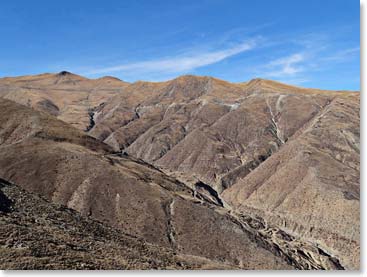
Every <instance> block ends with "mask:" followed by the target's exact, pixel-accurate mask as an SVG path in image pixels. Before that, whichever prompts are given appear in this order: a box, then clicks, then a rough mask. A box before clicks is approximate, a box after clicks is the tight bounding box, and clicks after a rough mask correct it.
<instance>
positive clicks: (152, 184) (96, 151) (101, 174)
mask: <svg viewBox="0 0 367 277" xmlns="http://www.w3.org/2000/svg"><path fill="white" fill-rule="evenodd" d="M48 126H50V129H48ZM68 127H69V128H68ZM40 129H42V131H41V132H40V131H39V130H40ZM0 130H1V132H0V176H1V178H3V179H6V180H9V181H11V182H14V183H17V184H20V185H21V186H22V187H23V188H24V189H26V190H27V191H29V192H33V193H38V194H40V195H43V196H44V197H46V198H47V199H49V200H52V201H53V202H56V203H59V204H64V205H66V206H68V207H69V208H73V209H75V210H77V211H79V212H81V214H82V215H88V216H91V217H93V218H95V219H98V220H101V221H104V222H105V223H108V224H109V225H111V226H113V227H116V228H120V229H122V230H124V232H126V233H128V234H131V235H134V236H138V237H142V238H144V239H146V240H147V241H148V242H151V243H155V244H158V245H160V246H165V247H170V248H172V249H175V250H176V251H178V252H179V253H182V254H187V255H194V256H202V257H204V258H208V259H210V260H212V261H213V262H214V263H216V262H218V261H221V262H224V263H228V264H234V265H236V266H238V267H241V268H253V269H254V268H263V269H266V268H268V269H277V268H279V269H280V268H283V269H285V268H294V267H299V268H312V267H314V266H315V264H316V266H320V267H322V268H334V267H337V265H335V264H334V263H333V262H332V261H331V260H330V257H328V256H320V259H321V260H320V261H321V262H320V261H319V259H318V258H317V259H316V260H317V261H318V262H311V263H310V262H309V261H308V260H305V261H302V262H299V261H298V257H295V258H294V257H293V258H292V259H291V258H289V257H288V256H289V255H290V254H287V255H288V256H287V255H285V254H283V252H281V251H280V250H279V249H277V248H274V247H275V246H273V242H272V240H271V238H269V241H268V242H267V243H265V242H264V240H263V239H260V238H261V237H259V235H258V233H257V231H256V230H252V229H248V228H245V227H244V225H242V223H240V222H239V221H238V219H236V217H234V216H233V215H230V211H229V210H226V209H224V208H222V207H221V206H220V204H219V203H216V202H215V201H214V200H211V199H213V198H212V197H211V195H210V193H208V192H207V191H205V189H204V190H202V191H200V190H198V191H196V190H194V189H192V188H189V187H187V186H185V185H184V184H183V183H181V182H178V181H177V180H175V179H173V178H171V177H168V176H166V175H165V174H163V173H162V172H160V171H158V170H156V169H155V168H153V167H152V166H149V165H147V164H145V163H144V162H142V161H139V160H133V159H131V158H128V157H119V156H116V155H113V154H111V153H110V152H109V151H108V146H106V145H105V144H103V143H100V142H98V141H96V140H94V139H93V138H88V137H86V138H85V139H84V136H85V135H84V134H83V133H82V132H79V131H77V130H76V129H74V128H72V127H71V126H68V125H67V124H66V123H64V122H61V121H59V120H57V119H55V118H53V117H52V116H49V115H46V114H44V113H39V112H36V111H33V110H32V109H30V108H27V107H24V106H22V105H19V104H16V103H13V102H11V101H9V100H5V99H0ZM19 134H21V135H19ZM105 148H107V149H105ZM207 234H211V235H210V236H208V235H207ZM312 251H316V252H317V251H318V250H317V249H316V248H315V250H312Z"/></svg>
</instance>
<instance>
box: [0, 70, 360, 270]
mask: <svg viewBox="0 0 367 277" xmlns="http://www.w3.org/2000/svg"><path fill="white" fill-rule="evenodd" d="M40 76H41V77H40ZM40 76H33V77H22V78H24V79H27V78H30V79H32V78H36V79H37V78H44V77H42V76H43V75H40ZM22 78H20V81H21V82H23V81H22ZM47 78H51V79H52V78H59V76H58V75H49V76H48V77H47ZM78 78H83V77H80V76H79V77H78ZM17 79H18V78H14V79H12V80H11V81H12V83H11V84H10V83H9V81H8V80H7V81H6V82H8V83H7V85H6V89H9V88H13V90H14V91H13V92H16V91H18V89H19V85H18V84H17ZM83 82H85V83H91V84H92V83H93V82H95V80H89V79H85V78H83ZM2 83H4V79H2V80H0V88H1V84H2ZM56 85H57V84H56ZM77 87H78V85H76V86H75V88H77ZM119 87H120V90H119V92H118V93H115V94H113V95H112V94H111V95H110V97H109V98H108V99H103V101H102V100H101V101H102V102H98V101H96V102H94V105H95V106H94V107H93V108H91V109H90V110H89V111H90V112H89V115H86V114H85V113H84V117H83V119H82V121H83V122H84V119H85V118H87V116H89V120H90V123H91V124H90V125H89V127H88V128H87V129H88V134H89V135H91V136H93V137H95V138H96V139H97V140H99V141H103V142H105V143H106V144H108V145H109V146H106V145H105V144H100V145H101V146H98V147H97V146H94V149H93V151H97V152H98V151H102V152H103V151H108V152H111V151H115V152H116V153H125V154H128V155H129V157H130V158H126V157H118V156H120V155H114V156H111V155H108V160H110V161H111V160H112V162H110V163H112V164H113V165H114V167H113V168H115V167H118V168H120V169H119V172H120V173H118V175H117V176H116V180H117V179H120V178H121V177H120V176H119V174H122V173H121V172H124V174H125V171H126V170H127V171H131V170H133V171H134V172H145V170H146V167H147V165H146V164H144V162H148V163H150V164H153V165H154V166H155V167H156V168H160V170H161V171H163V172H165V173H166V174H168V175H170V176H172V177H173V178H172V177H171V178H170V177H167V175H166V174H163V172H159V174H161V175H155V174H156V171H155V169H154V170H153V169H152V168H150V170H153V172H154V174H153V173H151V172H152V171H150V173H149V174H153V175H154V176H156V177H155V179H154V180H155V183H156V184H157V183H161V180H166V179H167V178H170V179H169V180H175V181H174V182H178V183H180V184H185V185H183V186H182V185H180V186H179V187H180V189H179V191H180V192H179V194H182V193H183V192H182V191H185V192H184V194H185V198H187V195H192V194H195V195H196V193H197V192H199V195H201V196H200V197H202V198H203V197H204V198H205V202H210V203H211V204H210V205H214V206H215V207H216V208H215V209H216V210H218V208H217V207H220V206H224V208H223V207H221V209H222V208H223V209H224V210H229V211H231V212H232V213H235V214H236V215H237V217H241V216H245V217H247V216H249V215H250V216H251V217H252V218H253V216H257V217H259V218H260V219H261V220H263V221H264V222H265V223H266V225H270V226H273V227H276V228H277V229H281V230H282V232H283V231H286V233H287V234H288V235H292V236H293V237H294V238H295V239H296V240H299V241H302V242H304V241H308V242H310V243H311V245H313V246H316V247H320V248H321V249H323V250H322V251H326V252H327V253H328V255H330V256H331V257H333V258H336V259H337V260H338V261H340V263H341V266H343V267H346V268H352V269H356V268H359V245H360V241H359V228H360V219H359V194H360V184H359V172H360V168H359V101H360V98H359V93H358V92H347V91H323V90H317V89H306V88H300V87H294V86H289V85H285V84H281V83H277V82H274V81H269V80H263V79H254V80H251V81H250V82H246V83H237V84H233V83H229V82H225V81H222V80H218V79H215V78H211V77H197V76H182V77H179V78H176V79H174V80H170V81H167V82H158V83H152V82H136V83H133V84H125V83H124V84H120V85H119ZM49 88H50V86H49V85H44V86H42V89H41V90H40V91H47V89H49ZM102 88H103V85H101V86H100V89H102ZM39 94H40V92H38V91H37V89H34V90H32V94H30V93H29V92H25V94H24V97H29V98H30V99H33V98H34V97H37V96H38V95H39ZM11 95H12V93H10V92H8V93H6V96H5V97H7V98H10V99H13V100H14V101H17V102H20V103H22V101H20V99H18V98H17V97H16V96H14V97H11ZM43 95H44V94H43ZM78 103H79V102H75V104H76V105H80V104H78ZM81 103H83V102H81ZM67 106H68V104H67V105H66V106H65V107H67ZM32 107H33V108H35V109H39V110H42V109H41V108H40V107H39V106H35V105H32ZM66 110H68V109H66ZM46 112H47V111H46ZM49 113H50V112H49ZM59 118H60V117H59ZM62 119H63V118H62ZM69 119H70V120H69ZM69 119H68V120H66V121H68V122H71V123H72V122H77V121H78V117H75V114H72V113H71V114H70V117H69ZM64 120H65V119H64ZM85 122H87V120H86V121H85ZM32 124H33V123H32ZM84 125H85V124H84ZM76 127H79V129H81V130H84V129H86V128H85V126H79V125H76ZM74 132H76V130H74ZM19 133H23V131H20V132H19ZM62 133H63V131H61V130H60V134H62ZM78 136H84V134H82V133H79V134H78V135H77V137H78ZM74 140H75V139H74ZM88 140H90V138H89V139H88ZM46 141H47V140H46ZM43 143H45V142H43ZM32 144H33V142H32ZM81 144H83V145H84V142H83V143H81ZM52 145H54V144H53V143H52ZM57 145H58V147H57V149H59V148H60V145H61V144H60V143H59V144H57ZM102 145H103V146H102ZM12 147H15V146H14V145H13V146H12ZM32 147H33V146H32ZM47 147H48V148H47V149H53V147H49V146H47ZM83 147H84V146H83ZM106 147H108V148H109V150H106V149H105V148H106ZM87 148H88V149H90V147H89V146H87ZM99 148H101V149H102V148H103V149H104V150H98V149H99ZM24 149H26V148H24ZM11 151H18V152H20V153H22V151H24V150H22V151H19V150H18V149H15V148H13V149H12V150H11ZM30 151H31V150H30ZM38 151H40V150H38ZM48 151H49V150H48ZM52 151H54V150H52ZM64 151H65V149H63V150H62V151H61V152H60V151H59V150H58V152H56V150H55V152H54V153H53V156H52V157H56V156H61V157H64V154H61V153H63V152H64ZM68 151H70V150H68ZM78 151H79V150H78ZM83 151H84V150H83ZM33 152H36V153H38V152H37V151H33ZM75 152H76V151H74V150H73V153H75ZM4 153H5V152H4ZM9 153H13V152H9ZM78 153H80V151H79V152H78ZM30 154H31V153H29V154H27V155H30ZM9 155H13V154H9ZM32 155H34V154H32ZM73 155H74V154H73ZM20 157H22V156H20ZM20 157H18V156H17V157H15V156H13V157H12V158H13V163H14V164H17V166H19V167H21V166H25V167H27V166H29V165H28V164H29V163H30V159H29V158H28V157H22V159H23V160H24V163H20V162H19V158H20ZM70 157H72V155H70ZM70 157H65V158H62V159H60V160H61V161H62V160H63V159H64V164H65V165H64V166H63V167H62V169H60V168H57V172H58V173H57V174H55V176H56V177H55V180H56V181H55V182H56V183H57V184H59V183H61V184H63V183H64V182H66V183H68V182H70V184H74V185H71V187H72V188H73V189H74V188H75V186H76V185H75V184H80V183H83V181H84V180H85V179H87V178H88V177H90V176H92V178H94V176H95V172H97V173H96V174H97V175H101V176H103V178H106V179H103V180H108V181H110V179H111V178H110V177H105V175H103V174H106V172H105V171H106V170H101V169H99V168H101V167H103V168H105V167H106V164H107V162H105V163H103V164H100V161H99V158H97V159H96V160H98V162H93V161H94V158H93V159H92V158H91V156H90V155H86V156H84V158H83V161H84V162H82V163H76V162H75V161H73V162H70V161H72V159H71V158H70ZM93 157H94V156H93ZM104 157H105V156H104ZM131 157H136V158H137V160H135V161H134V162H132V159H131ZM47 159H49V158H47ZM47 159H45V158H43V157H39V158H38V159H36V160H33V158H32V159H31V160H32V163H34V164H36V165H38V167H40V165H42V161H45V160H47ZM52 159H53V158H52ZM140 159H141V160H140ZM5 161H6V160H4V168H5V167H6V162H5ZM61 161H59V162H58V163H59V164H60V165H61V164H63V163H62V162H61ZM143 161H144V162H143ZM50 162H53V160H48V161H47V162H44V163H45V168H47V166H48V164H49V163H50ZM66 164H71V166H69V165H68V166H67V165H66ZM121 164H123V166H121ZM36 165H34V166H33V167H32V168H31V169H29V170H27V172H33V173H32V174H35V173H37V174H39V173H38V172H39V169H37V166H36ZM127 165H129V166H127ZM132 165H133V166H132ZM137 165H139V167H138V168H136V167H137ZM131 166H132V167H131ZM60 167H61V166H60ZM70 169H75V170H76V171H75V172H78V174H76V175H77V176H78V177H75V178H76V179H73V178H74V177H71V178H69V176H68V174H67V173H66V172H68V170H70ZM15 171H16V170H15V169H9V168H7V169H6V170H5V171H4V172H6V174H8V175H7V176H9V177H12V178H13V179H14V176H18V175H17V174H16V173H13V172H15ZM102 171H103V172H102ZM79 172H85V175H81V176H80V177H79V174H80V173H79ZM113 172H115V170H113ZM11 174H14V175H11ZM37 174H36V175H35V176H37V179H33V180H31V181H29V184H30V185H31V186H32V184H35V183H36V182H37V181H38V180H39V178H40V175H37ZM111 174H112V173H110V174H109V175H108V176H110V175H111ZM32 176H33V175H32ZM51 176H52V174H51ZM62 176H64V177H62ZM65 176H67V177H65ZM111 176H114V175H113V174H112V175H111ZM129 176H130V175H129ZM135 176H136V175H135ZM137 176H139V177H138V179H139V180H140V181H141V182H142V183H150V178H146V176H147V174H146V173H144V174H143V175H137ZM162 176H165V177H164V178H163V177H162ZM32 178H33V177H32ZM78 178H79V179H78ZM112 179H113V178H112ZM176 179H179V180H180V182H179V181H177V180H176ZM127 180H128V181H127V182H129V183H130V182H131V181H130V179H127ZM14 181H16V182H18V181H19V182H18V183H22V182H21V181H24V182H27V181H26V180H23V179H19V180H15V179H14ZM44 182H45V183H47V182H46V181H44ZM88 182H89V181H88ZM88 182H87V183H88ZM98 182H100V179H99V181H98ZM168 183H169V182H168ZM168 183H167V184H168ZM169 184H170V185H169V187H170V189H169V190H174V191H177V190H178V189H177V186H172V185H171V183H169ZM34 186H36V187H39V185H38V184H37V185H34ZM44 186H45V187H48V185H44ZM58 186H59V185H58ZM166 186H167V185H166ZM88 187H89V185H88V184H84V185H82V186H80V188H79V192H78V193H77V194H78V195H84V194H85V191H89V190H88V189H87V188H88ZM132 187H133V188H134V189H135V188H136V186H132ZM148 187H149V186H148ZM183 188H185V189H183ZM34 189H35V190H36V188H34ZM49 189H51V188H49ZM132 190H133V189H131V190H129V192H130V191H132ZM104 191H105V190H104ZM98 192H99V190H98ZM114 192H115V191H114ZM48 193H51V192H48ZM99 193H100V196H99V197H98V198H103V197H106V196H104V194H103V193H101V192H99ZM118 194H119V197H121V195H122V194H121V193H120V192H118ZM125 194H126V192H125ZM70 195H72V192H70V191H69V192H67V193H65V192H63V193H62V194H60V195H59V194H57V193H56V194H54V195H52V196H51V194H50V196H49V197H50V198H52V199H55V200H56V201H61V202H62V203H67V202H68V200H67V199H69V198H70ZM111 195H113V194H111ZM111 195H110V196H111ZM148 195H155V194H152V193H150V192H149V193H147V194H146V198H147V199H148ZM134 197H135V196H134ZM137 197H140V196H137ZM149 197H152V198H154V197H153V196H149ZM190 197H191V196H190ZM60 199H61V200H60ZM76 199H78V198H76ZM139 199H140V198H139ZM85 201H86V200H85ZM141 201H143V202H144V203H145V200H141ZM165 201H167V200H165ZM73 203H79V200H78V201H77V200H75V201H71V202H70V203H69V204H68V205H69V206H70V205H74V204H73ZM168 203H170V202H169V201H168ZM171 203H172V202H171ZM174 203H175V204H174V205H176V203H177V202H176V201H175V202H174ZM128 205H130V204H128ZM128 205H127V206H125V207H131V206H128ZM86 207H87V208H82V207H76V208H77V209H79V210H82V209H84V213H91V214H92V215H94V216H96V214H98V212H97V208H92V211H91V212H89V211H88V205H87V206H86ZM93 207H95V206H93ZM74 208H75V207H74ZM93 209H94V210H93ZM104 209H105V206H103V208H101V209H100V210H103V211H104ZM108 209H111V208H110V207H107V210H108ZM149 209H151V210H152V211H154V209H152V208H151V207H150V206H149ZM110 214H115V213H110ZM175 214H176V213H175ZM120 216H121V215H120ZM134 216H136V214H133V218H134ZM100 217H101V218H102V217H104V218H107V219H108V218H111V219H110V222H111V223H112V224H116V222H118V220H117V219H116V218H115V217H114V216H112V217H111V216H110V215H109V216H106V213H105V212H104V214H103V215H102V214H101V215H100ZM126 220H127V221H126ZM129 220H132V219H126V218H124V219H123V220H122V222H130V221H129ZM132 224H133V223H132ZM147 225H149V224H148V223H147ZM144 226H146V225H144ZM149 228H150V227H149ZM149 228H146V229H144V231H142V229H141V228H139V231H137V232H138V233H139V234H141V233H143V236H145V237H146V236H152V237H153V238H154V239H156V237H155V236H156V234H163V233H164V231H162V230H161V231H159V227H158V226H155V227H154V230H152V231H151V232H148V231H147V230H149ZM215 228H218V226H216V227H215ZM186 231H188V230H185V232H186ZM191 231H192V230H191ZM192 232H194V231H192ZM148 234H149V235H148ZM192 234H194V233H192ZM194 236H197V234H196V233H195V235H193V236H192V237H194ZM187 239H188V238H187ZM188 240H189V239H188ZM166 243H169V241H168V242H166ZM277 245H279V243H278V244H277ZM281 245H283V240H282V243H281ZM297 247H299V246H297ZM226 249H227V248H226Z"/></svg>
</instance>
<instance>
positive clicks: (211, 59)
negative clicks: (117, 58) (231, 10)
mask: <svg viewBox="0 0 367 277" xmlns="http://www.w3.org/2000/svg"><path fill="white" fill-rule="evenodd" d="M255 46H256V40H249V41H246V42H244V43H241V44H238V45H236V46H234V47H231V48H227V49H223V50H217V51H211V52H210V51H209V52H204V53H203V52H202V53H199V54H192V53H187V54H184V55H180V56H178V57H169V58H162V59H157V60H149V61H140V62H135V63H126V64H121V65H116V66H111V67H103V68H96V69H92V70H89V71H87V72H85V73H84V74H86V75H94V74H106V73H112V72H129V73H131V72H132V71H133V72H134V73H139V74H141V73H152V72H153V73H180V72H188V71H190V70H193V69H195V68H199V67H202V66H206V65H210V64H214V63H217V62H220V61H222V60H224V59H227V58H229V57H232V56H234V55H237V54H240V53H243V52H245V51H249V50H251V49H253V48H255Z"/></svg>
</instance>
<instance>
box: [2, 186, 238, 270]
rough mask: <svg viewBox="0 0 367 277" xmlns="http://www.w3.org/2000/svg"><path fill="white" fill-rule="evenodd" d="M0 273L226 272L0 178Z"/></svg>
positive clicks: (216, 264)
mask: <svg viewBox="0 0 367 277" xmlns="http://www.w3.org/2000/svg"><path fill="white" fill-rule="evenodd" d="M0 199H1V203H0V223H1V227H0V242H1V246H0V253H1V255H0V268H1V269H8V270H9V269H69V270H70V269H212V268H217V269H226V268H227V269H228V268H235V265H229V264H221V263H213V262H211V261H210V260H208V259H204V258H202V257H197V256H189V255H180V254H176V253H174V252H173V251H172V250H169V249H166V248H163V247H159V246H156V245H152V244H149V243H147V242H145V241H144V240H142V239H139V238H137V237H133V236H131V235H128V234H126V233H123V232H121V230H116V229H113V228H111V227H108V226H106V225H105V224H102V223H100V222H97V221H95V220H92V219H91V218H85V217H83V216H81V215H80V214H79V213H77V212H75V211H73V210H70V209H67V208H65V207H64V206H61V205H56V204H52V203H49V202H48V201H46V200H45V199H44V198H41V197H38V196H36V195H34V194H30V193H29V192H27V191H25V190H23V189H21V188H19V187H18V186H15V185H13V184H10V183H8V182H6V181H4V180H1V179H0Z"/></svg>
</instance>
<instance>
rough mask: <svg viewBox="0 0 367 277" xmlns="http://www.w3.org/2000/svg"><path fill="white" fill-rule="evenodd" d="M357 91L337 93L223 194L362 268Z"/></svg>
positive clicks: (239, 207)
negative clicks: (342, 95) (272, 153)
mask: <svg viewBox="0 0 367 277" xmlns="http://www.w3.org/2000/svg"><path fill="white" fill-rule="evenodd" d="M359 143H360V142H359V97H357V96H356V95H350V96H345V97H335V98H333V100H331V102H330V103H328V104H327V105H326V106H325V107H324V108H323V109H322V110H321V111H320V112H319V113H318V114H317V115H316V116H315V117H314V118H313V119H312V120H311V121H310V122H308V123H307V124H306V125H304V126H303V127H302V128H301V129H300V130H298V131H297V132H296V133H295V134H294V135H293V137H291V138H290V139H289V140H288V142H287V143H286V144H285V145H284V146H282V148H281V149H280V150H279V151H278V152H277V153H275V154H274V155H272V156H271V157H270V158H269V159H267V160H266V161H265V162H264V163H262V164H261V165H260V166H259V167H258V168H256V169H255V170H254V171H252V172H251V173H250V174H248V175H247V176H246V177H245V178H243V179H242V180H239V181H238V182H236V184H235V185H233V186H232V187H230V188H229V189H227V190H226V191H224V193H223V195H222V196H223V197H224V199H225V200H226V201H227V202H228V204H230V205H231V206H232V207H233V208H234V209H236V210H237V211H238V212H241V211H242V212H245V213H251V214H257V215H259V216H261V217H262V218H265V219H266V220H267V221H268V222H271V223H272V224H276V225H278V226H279V227H281V228H283V229H284V230H287V231H288V232H289V233H291V234H297V235H299V236H301V237H303V238H307V239H308V240H310V241H314V242H316V243H318V244H319V245H320V246H322V247H323V249H325V250H327V251H328V252H329V253H333V255H334V256H337V257H339V258H340V260H341V261H342V263H343V264H344V265H347V266H348V267H350V268H359V257H360V256H359V249H360V218H359V215H360V213H359V211H360V184H359V174H360V164H359V158H360V155H359V154H360V153H359V147H360V146H359Z"/></svg>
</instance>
